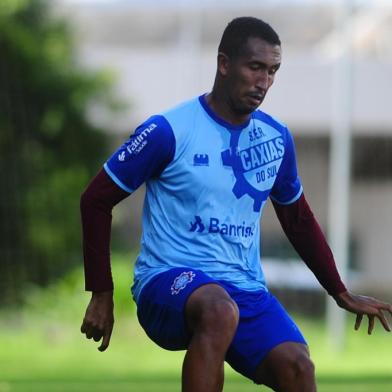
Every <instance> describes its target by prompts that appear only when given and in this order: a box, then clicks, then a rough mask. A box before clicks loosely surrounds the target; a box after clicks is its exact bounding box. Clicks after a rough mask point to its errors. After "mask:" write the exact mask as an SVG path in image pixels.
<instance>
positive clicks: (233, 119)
mask: <svg viewBox="0 0 392 392" xmlns="http://www.w3.org/2000/svg"><path fill="white" fill-rule="evenodd" d="M206 102H207V104H208V106H209V107H210V108H211V110H212V111H213V112H214V113H215V114H216V115H217V116H218V117H220V118H222V119H223V120H225V121H227V122H228V123H229V124H232V125H241V124H243V123H245V122H247V121H248V120H249V117H250V114H243V115H240V114H238V113H234V112H233V110H232V109H231V108H230V106H229V103H228V102H227V100H226V99H225V97H224V96H223V94H219V92H217V91H216V90H214V89H213V90H212V92H211V93H209V94H207V95H206Z"/></svg>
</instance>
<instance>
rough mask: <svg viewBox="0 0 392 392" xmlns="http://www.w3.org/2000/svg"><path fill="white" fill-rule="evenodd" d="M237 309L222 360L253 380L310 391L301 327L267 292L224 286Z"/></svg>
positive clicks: (290, 391)
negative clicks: (225, 352)
mask: <svg viewBox="0 0 392 392" xmlns="http://www.w3.org/2000/svg"><path fill="white" fill-rule="evenodd" d="M226 289H227V290H228V292H229V294H230V296H231V297H232V298H233V299H234V300H235V302H236V303H237V306H238V307H239V309H240V320H239V324H238V327H237V331H236V334H235V336H234V338H233V341H232V343H231V345H230V347H229V350H228V351H227V355H226V361H227V362H228V363H229V364H230V365H231V366H232V367H233V368H234V369H235V370H236V371H238V372H239V373H241V374H243V375H244V376H245V377H248V378H250V379H251V380H253V381H254V382H255V383H257V384H265V385H267V386H269V387H271V388H272V389H273V390H275V391H279V392H297V391H298V392H314V391H316V383H315V376H314V366H313V363H312V361H311V360H310V358H309V351H308V347H307V344H306V341H305V339H304V337H303V336H302V334H301V331H300V330H299V328H298V327H297V325H296V324H295V322H294V320H292V318H291V317H290V316H289V315H288V314H287V312H286V310H285V309H284V308H283V307H282V305H281V304H280V303H279V301H278V300H277V299H276V298H275V297H274V296H273V295H271V293H269V292H262V291H260V292H253V293H252V292H243V291H241V290H238V289H234V288H231V287H226Z"/></svg>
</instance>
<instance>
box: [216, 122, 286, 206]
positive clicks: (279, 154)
mask: <svg viewBox="0 0 392 392" xmlns="http://www.w3.org/2000/svg"><path fill="white" fill-rule="evenodd" d="M284 152H285V146H284V140H283V137H282V134H281V133H280V132H279V131H278V130H277V129H275V128H273V127H272V126H270V125H268V124H266V123H262V122H261V121H257V120H255V125H254V127H253V129H250V130H248V131H245V130H244V131H243V132H232V134H231V137H230V148H229V149H227V150H225V151H223V152H222V154H221V156H222V162H223V165H224V166H229V167H231V168H232V170H233V174H234V176H235V178H236V182H235V185H234V187H233V193H234V195H235V197H236V198H237V199H239V198H241V197H243V196H244V195H248V196H249V197H251V198H252V199H253V210H254V211H255V212H259V211H260V210H261V207H262V205H263V203H264V202H265V201H266V199H267V197H268V195H269V192H270V190H271V189H272V187H273V185H274V183H275V179H276V177H277V175H278V171H279V167H280V165H281V163H282V160H283V156H284Z"/></svg>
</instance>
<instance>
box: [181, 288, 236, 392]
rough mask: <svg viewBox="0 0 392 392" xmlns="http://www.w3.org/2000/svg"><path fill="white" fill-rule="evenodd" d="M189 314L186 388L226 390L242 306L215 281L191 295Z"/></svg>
mask: <svg viewBox="0 0 392 392" xmlns="http://www.w3.org/2000/svg"><path fill="white" fill-rule="evenodd" d="M185 315H186V321H187V326H188V328H189V330H190V332H191V334H192V338H191V342H190V344H189V346H188V350H187V353H186V355H185V359H184V364H183V369H182V391H183V392H219V391H222V389H223V379H224V374H223V364H224V359H225V355H226V351H227V349H228V347H229V345H230V343H231V341H232V339H233V336H234V334H235V332H236V329H237V325H238V320H239V311H238V307H237V305H236V303H235V302H234V301H233V300H232V299H231V298H230V296H229V295H228V293H227V292H226V291H225V290H224V289H223V288H222V287H221V286H219V285H217V284H213V283H211V284H206V285H204V286H201V287H199V288H198V289H196V290H195V291H194V292H193V293H192V294H191V295H190V297H189V298H188V301H187V303H186V307H185Z"/></svg>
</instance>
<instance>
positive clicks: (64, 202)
mask: <svg viewBox="0 0 392 392" xmlns="http://www.w3.org/2000/svg"><path fill="white" fill-rule="evenodd" d="M48 4H49V3H48V2H47V1H44V0H1V4H0V179H1V185H0V187H1V188H0V189H1V191H0V303H3V304H4V303H9V302H14V301H17V300H18V299H20V298H21V296H22V294H23V293H22V291H23V288H24V287H25V286H26V284H27V283H38V284H41V285H44V284H47V283H48V282H49V281H50V280H51V279H52V278H56V277H59V276H61V275H62V274H63V273H64V272H65V271H67V270H68V269H69V268H70V267H72V266H74V265H75V264H76V263H80V257H81V256H80V229H79V227H80V223H79V206H78V204H79V196H80V193H81V191H82V190H83V188H84V187H85V185H86V183H87V181H88V179H89V178H90V177H91V175H92V174H94V171H96V169H97V167H98V166H99V162H98V161H99V158H101V159H102V157H103V156H105V154H104V147H105V136H104V134H103V133H102V132H100V131H99V130H98V129H97V128H96V127H94V126H92V125H90V124H89V122H88V120H87V118H86V112H87V111H88V109H89V107H90V105H91V104H93V103H100V104H103V105H109V103H110V102H111V97H110V96H108V91H110V89H108V87H109V86H110V80H109V78H108V75H107V74H105V73H91V71H90V72H87V71H84V70H82V69H81V68H80V67H78V66H77V64H76V63H75V56H74V45H73V40H72V35H71V32H70V28H69V27H68V26H67V24H66V23H65V22H64V21H60V20H56V19H54V18H53V17H51V16H50V13H49V11H50V9H49V7H48Z"/></svg>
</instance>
